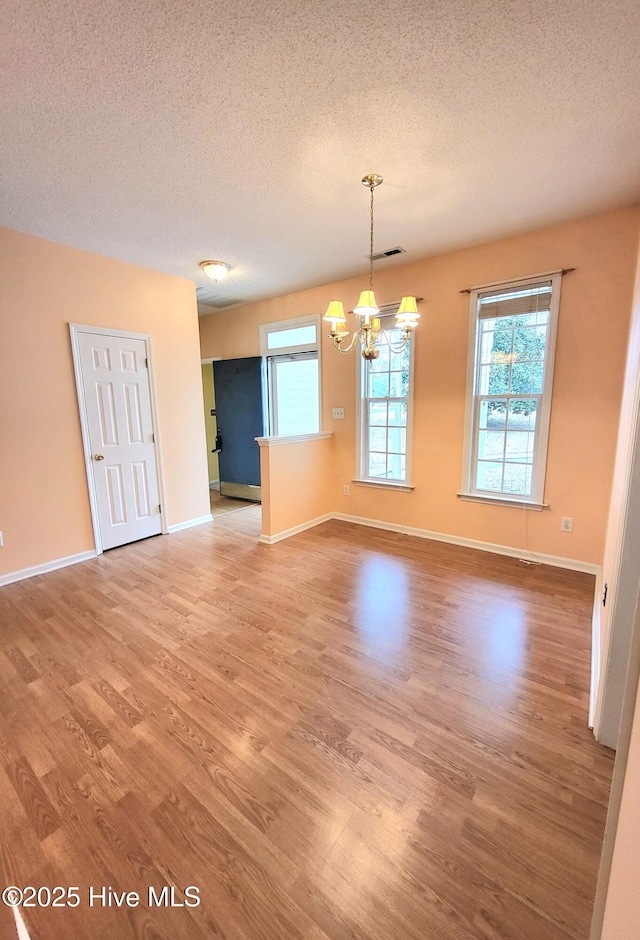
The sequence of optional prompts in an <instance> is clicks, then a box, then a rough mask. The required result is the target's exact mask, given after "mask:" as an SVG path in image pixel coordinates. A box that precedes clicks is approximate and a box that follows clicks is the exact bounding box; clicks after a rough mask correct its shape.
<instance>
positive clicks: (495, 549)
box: [333, 512, 600, 575]
mask: <svg viewBox="0 0 640 940" xmlns="http://www.w3.org/2000/svg"><path fill="white" fill-rule="evenodd" d="M333 518H334V519H339V520H341V521H342V522H352V523H354V524H355V525H366V526H371V527H372V528H374V529H386V530H387V531H389V532H399V533H401V534H402V535H413V536H415V537H416V538H419V539H431V540H432V541H434V542H446V543H447V544H449V545H460V546H462V547H463V548H475V549H476V550H477V551H480V552H491V554H492V555H507V556H508V557H509V558H522V559H523V560H524V561H534V562H536V561H537V562H540V564H541V565H551V566H552V567H554V568H567V569H568V570H569V571H582V572H584V573H585V574H594V575H597V574H598V573H599V572H600V566H599V565H595V564H593V563H592V562H589V561H577V560H576V559H575V558H562V557H560V556H559V555H546V554H543V553H542V552H530V551H527V550H526V549H524V548H514V547H513V546H512V545H498V544H496V543H494V542H480V541H478V540H477V539H467V538H463V537H462V536H459V535H448V534H447V533H445V532H431V531H430V530H429V529H416V528H414V527H413V526H406V525H396V524H395V523H393V522H381V521H380V520H378V519H363V518H362V517H361V516H347V515H346V514H345V513H341V512H337V513H333Z"/></svg>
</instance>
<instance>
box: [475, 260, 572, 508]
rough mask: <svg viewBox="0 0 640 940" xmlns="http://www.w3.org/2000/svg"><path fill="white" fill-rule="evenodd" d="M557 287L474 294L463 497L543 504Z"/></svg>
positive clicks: (536, 283)
mask: <svg viewBox="0 0 640 940" xmlns="http://www.w3.org/2000/svg"><path fill="white" fill-rule="evenodd" d="M560 279H561V275H559V274H558V275H554V276H552V277H544V278H532V279H531V280H530V281H528V282H523V281H519V282H515V283H513V284H501V285H498V286H496V287H495V288H484V289H482V290H475V291H472V292H471V309H470V343H471V345H470V353H469V376H468V394H467V421H466V442H465V444H466V447H465V450H466V454H465V468H464V480H463V493H462V494H461V495H463V496H465V495H466V496H476V497H478V498H486V499H492V498H493V499H498V500H502V501H515V502H517V503H519V504H522V503H531V504H535V505H537V506H541V504H542V501H543V498H544V475H545V469H546V462H547V440H548V435H549V418H550V413H551V387H552V380H553V356H554V350H555V336H556V322H557V313H558V302H559V295H560Z"/></svg>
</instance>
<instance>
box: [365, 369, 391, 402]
mask: <svg viewBox="0 0 640 940" xmlns="http://www.w3.org/2000/svg"><path fill="white" fill-rule="evenodd" d="M388 394H389V373H388V372H370V373H369V397H370V398H386V397H387V395H388Z"/></svg>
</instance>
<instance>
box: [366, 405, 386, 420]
mask: <svg viewBox="0 0 640 940" xmlns="http://www.w3.org/2000/svg"><path fill="white" fill-rule="evenodd" d="M386 423H387V403H386V401H370V402H369V424H370V425H372V424H386Z"/></svg>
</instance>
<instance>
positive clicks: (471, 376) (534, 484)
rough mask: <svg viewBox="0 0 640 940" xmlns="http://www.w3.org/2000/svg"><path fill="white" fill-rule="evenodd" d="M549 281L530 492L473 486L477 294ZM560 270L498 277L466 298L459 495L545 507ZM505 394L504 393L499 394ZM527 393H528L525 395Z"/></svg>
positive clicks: (479, 398)
mask: <svg viewBox="0 0 640 940" xmlns="http://www.w3.org/2000/svg"><path fill="white" fill-rule="evenodd" d="M549 281H551V306H550V309H549V325H548V329H547V344H546V350H545V360H544V362H545V365H544V382H543V388H542V393H541V394H540V395H539V396H537V397H538V400H539V403H540V404H539V411H538V418H537V421H538V424H537V427H536V434H535V439H534V452H533V462H532V470H531V494H530V495H529V496H517V495H510V494H508V493H490V492H487V491H486V490H478V489H476V487H475V479H476V472H475V471H476V459H477V457H476V455H477V452H478V410H479V408H480V404H481V401H482V399H483V398H485V397H486V396H482V395H480V394H478V393H477V391H476V389H477V383H478V371H479V364H478V359H479V351H480V329H479V325H480V316H479V313H480V305H479V302H478V298H479V295H480V294H486V293H487V291H490V290H493V289H495V290H500V291H504V290H505V289H509V288H513V289H514V290H517V289H518V288H523V287H528V286H530V285H531V286H533V285H535V284H541V283H548V282H549ZM561 282H562V273H561V272H552V273H550V274H536V275H533V276H532V277H527V278H517V279H516V280H513V281H501V282H499V283H497V284H484V285H482V286H481V287H477V288H474V289H473V290H472V291H471V292H470V294H471V296H470V301H469V347H468V355H467V393H466V409H465V429H464V457H463V469H462V489H461V492H460V493H458V496H460V497H461V498H462V499H470V500H474V501H475V500H478V501H481V502H485V501H486V502H490V503H497V504H499V505H504V506H519V507H524V508H526V509H536V510H541V509H543V508H544V507H545V503H544V487H545V477H546V469H547V452H548V445H549V425H550V421H551V399H552V392H553V370H554V363H555V351H556V336H557V332H558V310H559V307H560V285H561ZM500 397H504V396H500ZM527 397H529V396H527Z"/></svg>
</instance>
